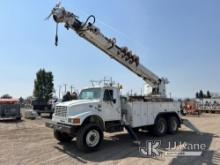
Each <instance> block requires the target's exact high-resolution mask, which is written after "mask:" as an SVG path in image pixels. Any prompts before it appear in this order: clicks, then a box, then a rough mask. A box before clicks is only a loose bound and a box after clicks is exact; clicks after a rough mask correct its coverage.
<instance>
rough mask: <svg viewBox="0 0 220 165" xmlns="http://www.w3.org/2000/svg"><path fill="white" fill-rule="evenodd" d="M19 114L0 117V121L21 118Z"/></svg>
mask: <svg viewBox="0 0 220 165" xmlns="http://www.w3.org/2000/svg"><path fill="white" fill-rule="evenodd" d="M21 117H22V116H21V115H20V116H13V117H0V121H3V120H18V119H21Z"/></svg>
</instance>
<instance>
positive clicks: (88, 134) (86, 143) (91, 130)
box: [76, 123, 103, 152]
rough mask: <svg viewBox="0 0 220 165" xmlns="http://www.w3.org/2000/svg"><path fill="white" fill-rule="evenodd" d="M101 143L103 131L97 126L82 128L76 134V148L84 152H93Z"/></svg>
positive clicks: (88, 125) (91, 125) (90, 124)
mask: <svg viewBox="0 0 220 165" xmlns="http://www.w3.org/2000/svg"><path fill="white" fill-rule="evenodd" d="M102 141H103V131H102V129H101V128H100V127H99V126H98V125H97V124H92V123H89V124H87V125H85V126H82V127H81V128H80V130H79V131H78V133H77V140H76V144H77V147H78V148H79V149H80V150H82V151H85V152H91V151H95V150H97V149H98V148H99V146H100V145H101V143H102Z"/></svg>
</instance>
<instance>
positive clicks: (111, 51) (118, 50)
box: [51, 5, 168, 97]
mask: <svg viewBox="0 0 220 165" xmlns="http://www.w3.org/2000/svg"><path fill="white" fill-rule="evenodd" d="M51 15H52V16H53V18H54V20H55V22H56V23H57V25H58V23H64V24H65V27H66V28H67V29H72V30H74V31H75V32H76V33H77V34H78V35H79V36H80V37H82V38H84V39H86V40H87V41H89V42H90V43H91V44H93V45H94V46H96V47H97V48H99V49H100V50H102V51H103V52H105V53H106V54H107V55H109V56H110V57H111V58H113V59H114V60H116V61H117V62H119V63H120V64H122V65H123V66H125V67H126V68H128V69H129V70H131V71H132V72H133V73H135V74H136V75H138V76H139V77H141V78H143V80H144V81H145V82H146V83H147V84H149V85H150V86H151V87H152V95H154V96H155V95H156V96H159V97H166V88H165V85H166V84H167V83H168V80H167V79H166V78H159V77H158V76H157V75H155V74H154V73H153V72H151V71H150V70H149V69H147V68H146V67H144V66H143V65H142V64H141V63H140V62H139V57H138V56H136V55H135V54H133V53H132V51H130V50H129V49H128V48H127V47H119V46H118V45H117V44H116V39H114V38H113V39H110V38H108V37H106V36H105V35H104V34H102V32H101V31H100V29H99V28H98V27H96V26H94V23H95V17H94V16H93V15H91V16H89V17H88V19H87V20H86V22H81V21H80V20H79V19H78V17H77V16H76V15H74V14H73V13H71V12H69V11H66V10H65V9H64V8H63V7H60V5H57V6H56V7H55V8H53V10H52V13H51ZM90 19H93V22H92V23H91V22H89V20H90ZM57 40H58V38H57V36H56V42H57Z"/></svg>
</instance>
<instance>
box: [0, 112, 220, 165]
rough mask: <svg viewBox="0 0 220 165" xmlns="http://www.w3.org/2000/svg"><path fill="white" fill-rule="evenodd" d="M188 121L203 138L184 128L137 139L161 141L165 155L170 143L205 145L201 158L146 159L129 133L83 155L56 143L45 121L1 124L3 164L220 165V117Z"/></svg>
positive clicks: (72, 146) (0, 156)
mask: <svg viewBox="0 0 220 165" xmlns="http://www.w3.org/2000/svg"><path fill="white" fill-rule="evenodd" d="M187 118H188V119H190V120H191V121H192V122H193V123H194V124H195V125H196V126H197V127H198V128H199V129H200V130H201V131H202V132H203V134H201V135H200V134H196V133H193V132H191V131H190V130H189V129H187V128H185V127H182V128H181V130H180V132H179V133H178V134H177V135H168V136H166V137H163V138H154V137H152V136H151V135H150V134H148V133H140V134H139V135H138V136H139V138H140V139H141V141H142V143H143V144H145V141H146V140H155V139H157V140H161V141H162V144H161V146H160V149H161V151H162V152H165V151H166V149H165V148H167V147H168V141H170V142H171V143H173V142H177V143H178V142H186V143H190V144H198V143H199V144H205V145H206V146H207V150H206V151H203V154H202V156H201V157H196V156H194V157H192V156H188V157H183V156H174V157H167V156H161V157H158V158H145V157H142V156H141V155H140V153H139V148H138V147H137V146H135V145H134V144H132V141H131V139H130V137H129V136H128V135H127V134H126V132H124V133H120V134H111V135H110V134H105V140H104V143H103V145H102V147H101V150H99V151H97V152H94V153H82V152H79V151H78V150H77V149H76V145H75V141H74V140H73V142H72V143H71V144H69V143H59V142H58V141H57V140H55V139H54V137H53V133H52V130H51V129H49V128H46V127H45V126H44V124H45V122H46V121H48V120H50V119H48V118H42V119H37V120H23V121H21V122H1V123H0V164H3V165H5V164H6V165H7V164H19V165H25V164H26V165H31V164H33V165H38V164H42V165H44V164H45V165H46V164H65V165H66V164H67V165H68V164H74V165H75V164H132V165H133V164H158V165H159V164H198V165H201V164H220V114H203V115H202V116H200V117H198V116H194V117H187Z"/></svg>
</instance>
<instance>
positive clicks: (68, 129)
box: [45, 121, 78, 135]
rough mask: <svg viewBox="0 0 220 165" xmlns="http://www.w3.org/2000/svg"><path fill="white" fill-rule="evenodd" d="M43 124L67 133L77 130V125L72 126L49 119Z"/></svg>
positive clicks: (73, 132)
mask: <svg viewBox="0 0 220 165" xmlns="http://www.w3.org/2000/svg"><path fill="white" fill-rule="evenodd" d="M45 126H46V127H48V128H52V129H54V130H57V131H60V132H63V133H67V134H72V135H73V134H75V133H76V132H77V129H78V127H73V126H69V125H64V124H61V123H56V122H53V121H49V122H46V123H45Z"/></svg>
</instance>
